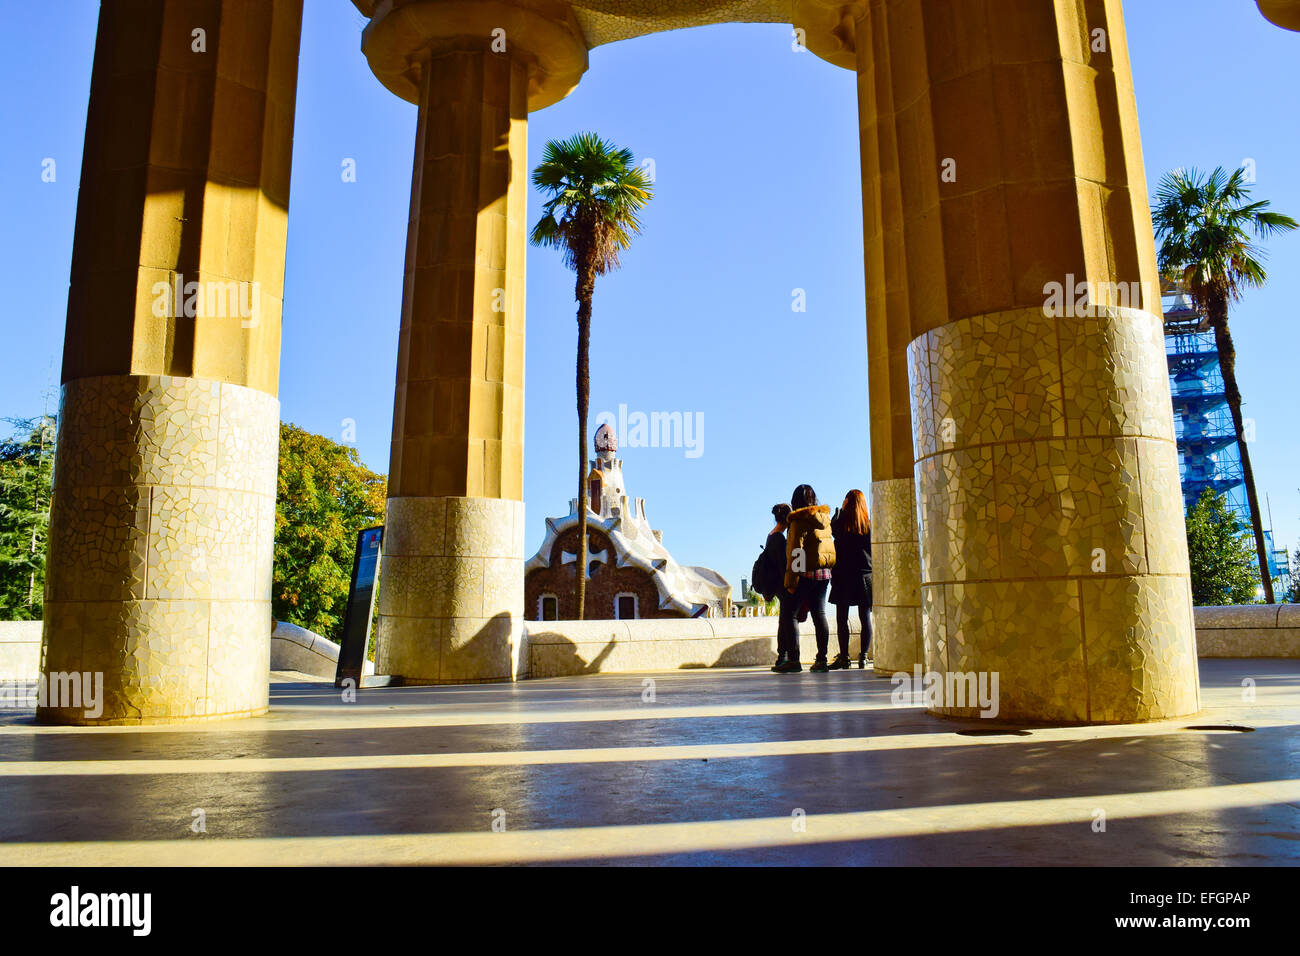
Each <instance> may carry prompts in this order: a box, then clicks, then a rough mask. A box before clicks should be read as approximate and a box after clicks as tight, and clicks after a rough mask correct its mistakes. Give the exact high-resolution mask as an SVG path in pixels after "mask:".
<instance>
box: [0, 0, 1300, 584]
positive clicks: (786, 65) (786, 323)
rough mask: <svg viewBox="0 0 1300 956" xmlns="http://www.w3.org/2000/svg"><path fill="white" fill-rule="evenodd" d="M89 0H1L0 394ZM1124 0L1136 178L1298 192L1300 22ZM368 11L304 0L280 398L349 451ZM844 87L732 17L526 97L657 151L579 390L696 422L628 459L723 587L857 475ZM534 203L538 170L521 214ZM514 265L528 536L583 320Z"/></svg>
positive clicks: (850, 144) (35, 340) (661, 516)
mask: <svg viewBox="0 0 1300 956" xmlns="http://www.w3.org/2000/svg"><path fill="white" fill-rule="evenodd" d="M98 6H99V5H98V3H97V2H94V0H60V2H58V3H56V4H31V3H23V2H17V0H0V8H2V9H3V12H4V13H5V23H6V29H5V30H4V31H3V33H2V34H0V104H3V108H2V109H0V120H2V121H3V125H4V127H5V140H6V146H5V148H4V150H3V151H2V152H0V196H3V207H0V208H3V211H4V217H5V220H6V224H5V228H4V230H3V231H2V232H0V281H3V285H4V288H5V290H6V301H7V302H8V303H9V306H8V308H7V309H6V310H5V312H4V314H3V315H2V316H0V336H2V337H3V338H2V340H3V341H4V343H5V346H6V350H7V352H8V355H7V361H6V363H5V366H4V372H3V374H2V375H0V416H15V417H16V416H27V415H33V414H37V413H39V412H40V410H41V407H42V402H43V397H42V396H43V392H44V390H45V389H46V387H47V385H49V384H51V383H53V384H54V385H56V386H57V382H58V377H59V363H60V359H61V350H62V341H63V325H64V316H65V309H66V302H67V286H68V272H69V267H70V263H71V253H72V238H73V226H74V222H75V212H76V195H77V179H78V176H79V172H80V163H81V150H82V139H83V135H84V127H85V115H86V103H87V96H88V91H89V84H90V68H91V60H92V55H93V49H94V35H95V21H96V17H97V12H98ZM1175 9H1176V11H1177V15H1171V14H1172V13H1173V11H1174V10H1175ZM1125 14H1126V21H1127V27H1128V34H1129V43H1130V48H1131V54H1132V60H1133V72H1134V83H1135V86H1136V89H1137V96H1138V110H1139V116H1140V119H1141V122H1142V138H1143V149H1144V153H1145V159H1146V169H1147V175H1148V177H1149V180H1150V184H1151V186H1152V187H1154V184H1155V181H1156V180H1157V179H1158V177H1159V176H1160V175H1161V174H1162V173H1163V172H1164V171H1166V170H1168V169H1170V168H1173V167H1176V166H1184V167H1187V166H1201V167H1213V166H1215V165H1225V166H1233V165H1237V164H1239V163H1241V162H1242V161H1243V160H1244V159H1247V158H1250V159H1253V160H1254V161H1255V167H1256V172H1257V180H1258V182H1257V186H1256V187H1255V188H1256V195H1257V196H1259V197H1261V198H1268V199H1271V200H1272V201H1273V203H1274V207H1275V208H1277V209H1279V210H1281V211H1284V212H1288V213H1290V214H1292V215H1294V216H1297V217H1300V177H1298V176H1297V172H1298V171H1300V170H1298V169H1297V167H1298V165H1300V106H1297V98H1296V96H1295V89H1296V85H1295V72H1294V70H1295V63H1296V60H1297V58H1300V34H1295V33H1287V32H1285V31H1282V30H1279V29H1277V28H1276V27H1273V26H1271V25H1270V24H1268V23H1267V22H1266V21H1264V20H1263V19H1262V18H1261V17H1260V16H1259V15H1258V13H1257V12H1256V11H1255V9H1254V7H1253V5H1252V4H1246V3H1243V4H1239V3H1229V2H1228V0H1180V2H1179V3H1178V4H1176V5H1174V4H1170V3H1169V2H1167V0H1128V2H1127V3H1126V4H1125ZM361 24H362V18H361V17H360V15H359V14H358V13H357V12H356V11H355V9H354V8H353V7H352V5H351V4H350V3H346V2H343V0H329V2H327V0H306V4H305V13H304V21H303V41H302V54H301V61H300V73H299V84H298V108H297V109H298V111H297V119H296V130H295V141H294V159H293V183H292V199H291V208H290V227H289V248H288V263H287V276H286V291H285V312H284V332H283V352H282V362H281V382H280V398H281V402H282V417H283V418H284V419H285V420H286V421H292V422H295V423H297V424H299V425H301V426H303V427H304V428H307V429H310V430H312V431H317V432H320V433H322V434H326V435H330V436H332V437H334V438H336V439H341V438H342V437H343V427H344V426H343V423H344V420H345V419H352V420H354V421H355V422H356V444H357V447H358V449H359V451H360V454H361V457H362V459H363V460H364V461H365V462H366V464H367V465H369V466H370V467H372V468H375V469H376V470H379V471H385V470H386V469H387V460H388V447H389V440H390V429H391V423H392V402H393V381H394V370H395V363H396V352H397V327H398V316H399V312H400V307H401V276H402V266H403V257H404V250H405V242H406V217H407V213H408V203H409V189H410V180H411V165H412V150H413V148H414V127H415V107H414V106H412V105H410V104H408V103H404V102H402V101H400V100H398V99H397V98H395V97H394V96H392V95H391V94H390V93H388V92H387V91H386V90H384V89H383V87H381V86H380V84H379V83H378V81H376V80H375V79H374V77H373V76H372V75H371V74H370V72H369V70H368V68H367V66H366V62H365V59H364V58H363V57H362V56H361V54H360V52H359V49H358V46H359V31H360V27H361ZM1225 76H1230V77H1231V80H1230V81H1229V82H1225V80H1224V79H1223V78H1224V77H1225ZM856 110H857V107H856V95H855V90H854V83H853V77H852V75H851V74H850V73H849V72H848V71H844V70H839V69H836V68H835V67H832V66H830V65H829V64H827V63H825V62H823V61H821V60H818V59H817V58H815V57H814V56H812V55H811V54H806V53H805V54H796V53H793V52H791V49H790V36H789V28H788V27H782V26H778V25H732V26H718V27H708V28H701V29H695V30H687V31H679V32H674V33H667V34H660V35H657V36H652V37H644V38H640V39H636V40H631V41H626V42H623V43H618V44H614V45H612V46H608V47H600V48H597V49H596V50H594V51H592V55H591V67H590V70H589V71H588V73H587V75H586V76H585V77H584V79H583V81H582V83H581V85H580V86H579V87H578V89H577V90H576V91H575V92H574V93H573V94H572V95H571V96H570V97H569V98H568V99H566V100H564V101H562V102H561V103H558V104H556V105H555V106H553V107H551V108H549V109H546V110H543V111H541V112H539V113H537V114H534V115H533V116H532V117H531V119H530V124H529V163H530V167H531V165H533V164H535V163H536V161H537V159H538V157H539V154H540V150H541V147H542V144H543V143H545V142H546V140H547V139H551V138H558V137H562V136H567V135H569V134H571V133H573V132H576V131H579V130H584V129H593V130H596V131H598V132H600V133H601V134H602V135H604V136H606V137H608V138H611V139H613V140H615V141H616V142H618V143H619V144H621V145H625V146H628V147H630V148H631V149H632V150H633V151H634V152H635V153H636V155H637V157H638V159H642V158H650V159H653V160H654V163H655V172H656V179H657V195H656V198H655V200H654V202H653V203H652V204H651V206H650V207H649V209H648V210H647V212H646V215H645V217H644V221H645V233H644V236H643V237H642V238H641V239H640V240H639V241H638V242H637V244H636V246H635V247H634V249H633V250H632V251H631V252H629V253H628V254H627V255H626V256H625V258H624V263H625V265H624V269H623V271H622V272H620V273H616V274H614V275H611V276H609V277H606V278H602V279H601V280H600V281H599V282H598V284H597V289H596V298H595V317H594V327H593V342H592V398H591V411H592V415H593V418H594V416H595V415H596V414H597V413H598V412H600V411H603V410H608V411H611V412H614V413H615V414H617V412H618V407H619V405H620V404H624V405H626V406H627V408H628V410H629V412H636V411H641V412H645V413H650V412H655V411H659V412H682V413H683V414H689V415H691V416H693V420H702V421H703V434H702V444H701V446H700V452H701V453H700V454H698V455H697V456H696V455H694V453H692V456H690V457H688V454H687V451H688V450H687V449H684V448H640V449H631V448H628V449H624V451H623V453H622V457H623V459H624V472H625V477H626V479H627V485H628V491H629V493H630V494H633V495H636V496H640V497H644V498H645V499H646V510H647V514H648V516H649V518H650V519H651V521H652V523H653V524H654V526H655V527H657V528H660V529H661V530H662V531H663V534H664V543H665V545H667V546H668V548H669V549H670V550H671V551H672V552H673V554H674V556H675V557H677V559H678V560H679V561H682V562H683V563H687V564H704V565H708V566H711V567H714V568H716V569H717V570H718V571H720V572H721V573H722V574H723V575H724V576H726V577H727V578H728V579H730V580H731V581H732V582H733V583H734V584H738V583H739V580H740V578H741V577H742V576H748V573H749V566H750V564H751V563H752V560H753V557H754V556H755V555H756V554H757V549H758V547H759V545H760V544H761V543H762V540H763V536H764V535H765V533H766V531H767V529H768V526H769V521H768V509H769V508H770V506H771V505H772V504H773V503H774V502H776V501H779V500H782V499H788V496H789V494H790V491H791V489H792V488H793V486H794V485H795V484H797V483H799V482H802V481H807V482H810V483H811V484H813V486H814V487H815V488H816V489H817V490H818V493H819V494H820V495H821V497H822V499H823V500H826V501H832V503H838V501H839V499H840V498H841V497H842V496H843V494H844V493H845V491H847V490H848V489H849V488H853V487H859V488H862V489H863V490H867V489H868V487H869V482H870V477H869V450H868V443H867V396H866V382H865V363H866V335H865V329H864V321H863V314H864V294H863V270H862V238H861V226H862V223H861V199H860V183H859V177H858V143H857V132H856V115H857V114H856ZM46 158H53V159H54V160H55V162H56V164H57V165H56V179H55V181H54V182H53V183H45V182H42V181H41V171H42V162H43V160H44V159H46ZM345 159H353V160H355V161H356V170H357V181H356V182H354V183H344V182H343V181H342V178H341V176H340V170H341V164H342V163H343V161H344V160H345ZM537 208H538V201H537V197H536V196H535V195H530V198H529V217H530V220H532V219H533V218H535V217H536V215H537ZM1269 251H1270V260H1269V264H1270V271H1271V277H1272V281H1271V283H1270V285H1269V286H1268V287H1267V288H1265V289H1262V290H1258V291H1253V292H1251V293H1249V295H1248V298H1247V299H1246V300H1245V301H1244V302H1243V303H1242V304H1240V305H1239V306H1237V307H1236V309H1235V311H1234V313H1233V329H1234V334H1235V337H1236V343H1237V349H1238V369H1239V376H1240V378H1241V381H1242V383H1243V391H1244V393H1245V397H1246V402H1247V405H1246V415H1247V416H1249V417H1251V418H1253V419H1254V420H1255V422H1256V430H1257V440H1256V442H1255V443H1254V444H1253V445H1252V447H1251V454H1252V456H1253V460H1254V463H1255V469H1256V476H1257V481H1258V485H1259V490H1260V495H1261V498H1263V496H1264V495H1265V494H1266V493H1267V495H1268V496H1269V498H1270V499H1271V504H1272V513H1273V518H1274V525H1275V527H1276V531H1277V536H1278V540H1279V541H1280V542H1284V543H1286V544H1288V545H1289V546H1291V547H1294V545H1295V543H1296V541H1297V539H1298V538H1300V474H1298V468H1297V466H1298V465H1300V446H1298V444H1297V442H1296V440H1295V419H1296V393H1295V385H1294V382H1295V380H1294V378H1293V376H1294V375H1295V373H1296V355H1297V352H1298V351H1300V350H1298V349H1297V345H1300V327H1298V326H1297V318H1298V317H1300V316H1298V315H1297V303H1298V302H1300V235H1292V236H1290V237H1286V238H1283V239H1280V240H1274V241H1273V242H1271V243H1270V246H1269ZM527 265H528V303H527V311H528V351H527V367H526V388H527V391H526V448H525V462H524V468H525V475H524V493H525V500H526V502H527V507H528V520H529V525H530V532H529V535H528V540H527V544H528V548H529V551H530V553H531V551H532V550H533V549H535V548H536V546H537V545H538V544H539V543H540V541H541V538H542V534H543V531H544V519H545V517H546V516H548V515H556V514H562V513H564V512H565V511H566V510H567V502H568V500H569V498H570V497H571V496H573V494H574V488H573V481H572V479H573V467H572V459H573V456H574V448H573V445H574V439H575V437H576V436H575V435H574V431H575V421H576V416H575V411H574V393H573V353H574V345H575V324H574V321H573V315H574V303H573V280H572V277H571V275H570V274H569V273H568V272H566V271H565V270H564V269H563V267H562V265H561V263H560V260H559V256H558V255H557V254H556V253H554V252H553V251H549V250H540V249H530V250H529V253H528V264H527ZM795 289H802V290H804V291H805V294H806V299H807V310H806V312H803V313H798V312H794V311H792V309H791V301H792V294H793V290H795ZM792 357H794V358H797V362H792ZM799 396H803V397H799ZM55 401H56V402H57V398H56V399H55ZM593 427H594V426H593Z"/></svg>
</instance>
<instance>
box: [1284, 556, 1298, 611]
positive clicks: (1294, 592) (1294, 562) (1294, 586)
mask: <svg viewBox="0 0 1300 956" xmlns="http://www.w3.org/2000/svg"><path fill="white" fill-rule="evenodd" d="M1287 600H1288V601H1290V602H1291V603H1292V604H1300V548H1296V549H1295V555H1294V556H1293V557H1292V558H1291V593H1290V594H1289V595H1287Z"/></svg>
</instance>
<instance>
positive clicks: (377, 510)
mask: <svg viewBox="0 0 1300 956" xmlns="http://www.w3.org/2000/svg"><path fill="white" fill-rule="evenodd" d="M387 485H388V482H387V479H386V478H385V477H384V476H383V475H380V474H376V473H375V472H373V471H371V470H370V469H369V468H367V467H366V466H365V465H363V464H362V463H361V457H360V456H359V455H358V454H357V450H356V449H355V448H351V447H348V446H347V445H340V444H338V443H337V442H334V441H331V440H330V439H328V438H325V437H324V436H322V435H313V434H311V433H310V432H307V431H304V430H303V429H301V428H299V427H298V426H297V425H289V424H281V425H280V473H279V479H278V482H277V487H276V504H275V572H274V579H273V584H272V599H271V610H272V613H273V614H274V616H275V618H276V619H277V620H281V621H288V622H290V623H291V624H297V625H298V626H300V627H305V628H307V629H308V630H309V631H314V632H315V633H317V634H319V635H321V636H322V637H328V638H329V639H330V640H332V641H338V640H340V639H341V637H342V630H343V617H344V615H345V614H346V613H347V607H348V589H349V587H350V584H351V581H350V578H351V575H352V562H353V558H354V556H355V553H356V544H357V532H358V531H360V530H362V529H363V528H370V527H373V526H375V525H378V524H383V521H384V501H385V497H386V495H387Z"/></svg>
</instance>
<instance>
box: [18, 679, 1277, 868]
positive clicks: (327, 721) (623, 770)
mask: <svg viewBox="0 0 1300 956" xmlns="http://www.w3.org/2000/svg"><path fill="white" fill-rule="evenodd" d="M1200 672H1201V682H1202V703H1203V707H1204V709H1203V710H1202V712H1201V713H1200V714H1199V715H1197V716H1196V717H1193V718H1184V719H1179V720H1176V721H1165V722H1158V723H1151V724H1129V725H1113V726H1102V727H1098V726H1093V727H1036V726H1035V727H1030V726H1021V727H1010V726H1006V725H996V726H994V725H993V724H992V722H989V721H979V720H966V721H952V720H945V719H941V718H938V717H932V716H929V715H927V714H926V713H925V712H924V710H923V709H922V708H921V707H919V706H911V705H908V706H895V705H894V704H893V703H892V702H891V694H892V692H893V690H894V688H893V686H892V685H891V683H890V682H889V681H887V680H883V679H876V678H874V676H873V675H872V674H871V672H870V671H868V672H865V673H864V672H863V671H859V670H853V671H847V672H834V673H830V674H809V673H804V674H799V675H790V676H785V677H777V676H776V675H773V674H771V673H769V672H767V671H766V670H765V669H756V668H755V669H729V670H710V671H690V672H672V673H659V674H647V675H594V676H587V677H577V678H555V679H548V680H537V681H527V682H523V683H518V684H485V685H472V686H444V687H411V688H400V687H393V688H387V687H384V688H378V687H377V688H367V689H365V690H363V691H362V693H361V697H360V700H359V701H357V702H355V703H344V702H342V701H341V699H340V696H339V692H337V691H335V690H334V689H333V688H332V687H331V686H329V685H328V684H319V683H316V684H313V683H308V682H306V681H302V682H280V683H275V684H273V685H272V689H271V702H272V709H271V712H270V713H269V714H268V715H267V716H265V717H259V718H253V719H248V720H242V721H229V722H212V723H204V724H196V725H190V726H184V727H166V726H155V727H145V728H140V729H124V728H120V727H113V728H75V727H37V726H35V725H34V724H33V713H32V711H31V710H30V709H27V710H12V709H11V710H8V711H0V714H2V715H3V716H0V865H22V864H73V865H96V864H120V865H144V864H149V865H189V864H196V865H209V864H228V865H260V864H272V865H278V864H372V863H379V864H382V863H433V864H438V863H443V864H475V863H486V864H510V863H538V864H555V863H563V864H569V863H634V864H708V865H715V864H741V865H752V864H817V863H825V864H856V865H873V864H874V865H889V864H913V865H965V864H995V865H996V864H1004V865H1034V864H1070V865H1130V864H1143V865H1175V864H1202V865H1204V864H1295V863H1297V862H1300V779H1297V778H1300V736H1298V735H1297V733H1296V731H1297V726H1298V725H1300V662H1296V661H1289V660H1213V661H1210V660H1206V661H1202V662H1201V663H1200ZM1246 678H1249V679H1250V681H1253V686H1250V687H1249V689H1248V690H1244V689H1243V680H1244V679H1246ZM647 681H652V683H647ZM651 691H653V695H651ZM1250 692H1253V695H1254V700H1250V699H1248V698H1249V696H1250ZM651 696H653V699H650V698H651ZM1197 725H1226V726H1241V727H1251V728H1254V729H1253V731H1250V732H1244V731H1232V730H1193V729H1188V728H1190V727H1192V726H1197ZM969 730H974V731H976V734H975V735H966V734H963V733H962V731H969ZM990 731H994V732H995V733H992V734H990ZM196 811H201V813H196ZM1103 820H1104V825H1105V828H1104V831H1103V830H1101V829H1100V827H1101V824H1102V822H1103ZM200 822H201V823H202V824H203V827H204V828H205V831H206V832H194V831H195V830H196V829H198V828H199V827H198V825H199V823H200Z"/></svg>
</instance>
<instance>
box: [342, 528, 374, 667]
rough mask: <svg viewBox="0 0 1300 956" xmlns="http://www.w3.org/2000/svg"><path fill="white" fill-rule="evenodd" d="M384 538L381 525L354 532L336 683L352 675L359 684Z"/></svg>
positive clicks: (368, 635) (368, 638) (368, 640)
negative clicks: (346, 606) (354, 543)
mask: <svg viewBox="0 0 1300 956" xmlns="http://www.w3.org/2000/svg"><path fill="white" fill-rule="evenodd" d="M383 539H384V529H383V526H380V527H378V528H366V529H365V530H364V531H361V532H359V533H358V534H357V554H356V557H355V558H354V559H353V561H352V588H351V590H350V591H349V592H348V611H347V616H346V617H345V618H344V619H343V645H342V646H341V647H340V648H339V666H338V670H337V671H336V672H335V675H334V686H335V687H342V686H344V685H343V682H344V681H345V680H347V679H348V678H351V679H352V686H353V687H354V688H356V687H360V686H361V670H362V668H363V667H364V666H365V663H366V647H367V645H368V644H369V643H370V619H371V617H372V616H373V614H374V608H375V573H376V572H377V571H378V570H379V551H380V545H381V544H382V543H383Z"/></svg>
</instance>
